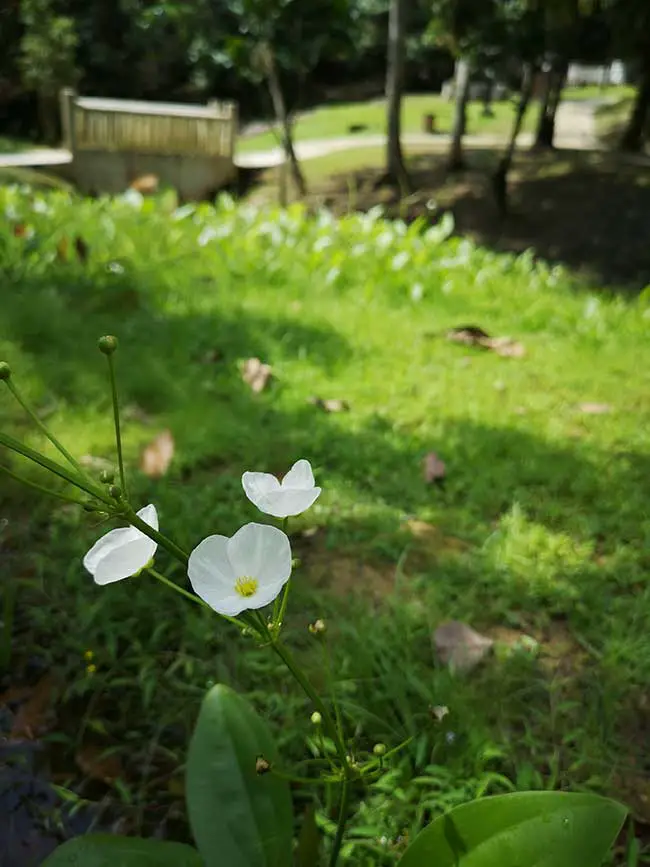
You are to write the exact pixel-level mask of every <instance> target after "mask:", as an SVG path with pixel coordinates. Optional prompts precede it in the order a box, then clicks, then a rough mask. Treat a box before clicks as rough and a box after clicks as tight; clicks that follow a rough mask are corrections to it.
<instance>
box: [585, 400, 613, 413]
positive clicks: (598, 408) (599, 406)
mask: <svg viewBox="0 0 650 867" xmlns="http://www.w3.org/2000/svg"><path fill="white" fill-rule="evenodd" d="M578 409H579V410H580V412H584V413H585V414H586V415H605V414H606V413H608V412H611V411H612V408H611V406H610V405H609V404H608V403H589V402H587V403H579V404H578Z"/></svg>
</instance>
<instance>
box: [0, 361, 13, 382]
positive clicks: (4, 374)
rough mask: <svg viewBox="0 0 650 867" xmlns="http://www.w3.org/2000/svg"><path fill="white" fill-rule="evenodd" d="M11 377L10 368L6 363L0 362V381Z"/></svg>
mask: <svg viewBox="0 0 650 867" xmlns="http://www.w3.org/2000/svg"><path fill="white" fill-rule="evenodd" d="M10 376H11V368H10V367H9V365H8V364H7V362H6V361H0V379H3V380H5V381H6V380H7V379H9V377H10Z"/></svg>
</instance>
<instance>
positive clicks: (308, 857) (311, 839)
mask: <svg viewBox="0 0 650 867" xmlns="http://www.w3.org/2000/svg"><path fill="white" fill-rule="evenodd" d="M319 850H320V834H319V833H318V826H317V825H316V810H315V808H314V805H313V804H310V805H309V806H308V807H307V809H306V810H305V815H304V818H303V820H302V825H301V827H300V837H299V838H298V848H297V849H296V857H295V864H296V867H318V864H319V863H320V858H319Z"/></svg>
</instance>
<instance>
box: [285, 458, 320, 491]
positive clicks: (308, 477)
mask: <svg viewBox="0 0 650 867" xmlns="http://www.w3.org/2000/svg"><path fill="white" fill-rule="evenodd" d="M315 484H316V482H315V481H314V473H313V472H312V468H311V464H310V463H309V461H306V460H305V459H304V458H302V459H301V460H299V461H296V462H295V464H294V465H293V466H292V467H291V469H290V470H289V472H288V473H287V474H286V476H285V477H284V478H283V479H282V488H294V489H295V488H298V489H300V490H308V489H312V488H313V487H314V485H315Z"/></svg>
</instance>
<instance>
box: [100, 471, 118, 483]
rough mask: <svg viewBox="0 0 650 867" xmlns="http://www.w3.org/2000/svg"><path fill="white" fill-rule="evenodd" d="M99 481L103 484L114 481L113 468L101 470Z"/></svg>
mask: <svg viewBox="0 0 650 867" xmlns="http://www.w3.org/2000/svg"><path fill="white" fill-rule="evenodd" d="M99 481H100V482H103V483H104V484H105V485H112V484H113V482H114V481H115V473H114V472H113V470H102V471H101V473H100V474H99Z"/></svg>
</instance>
